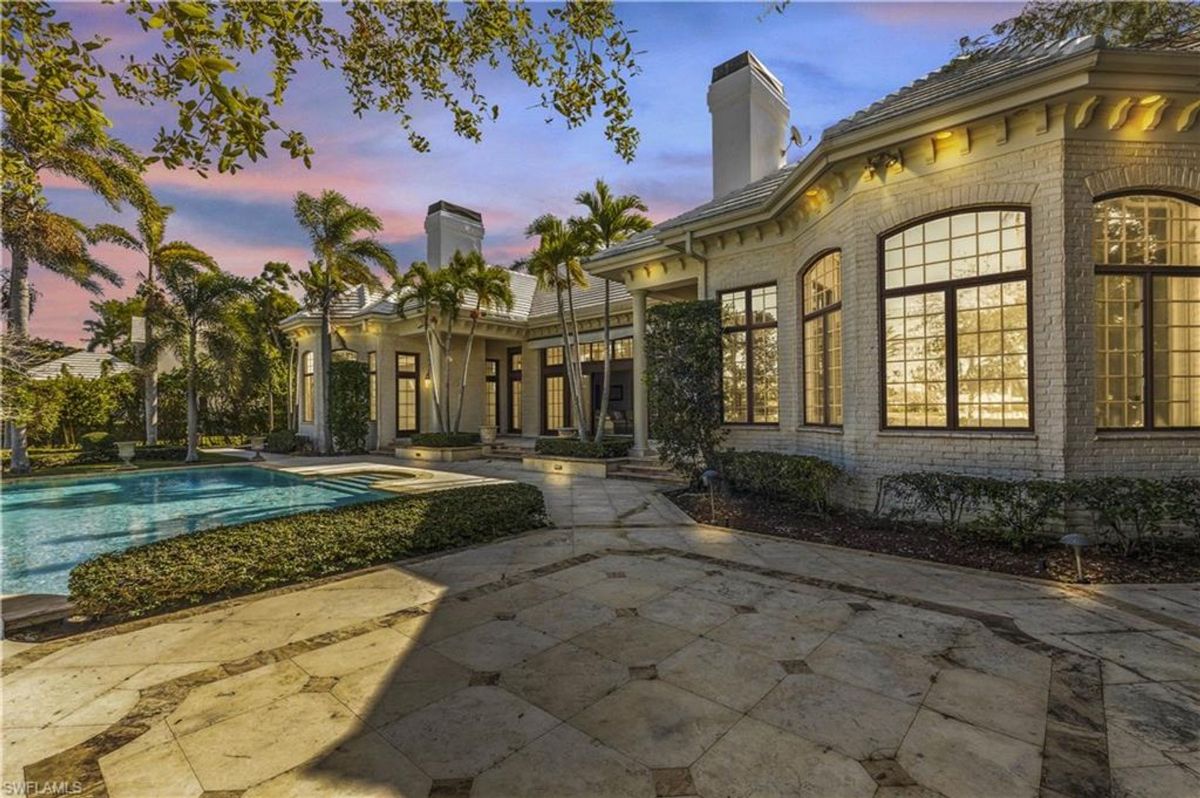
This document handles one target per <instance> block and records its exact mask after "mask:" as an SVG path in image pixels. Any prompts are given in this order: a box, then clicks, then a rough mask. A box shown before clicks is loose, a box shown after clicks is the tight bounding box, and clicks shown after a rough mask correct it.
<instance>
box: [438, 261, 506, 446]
mask: <svg viewBox="0 0 1200 798" xmlns="http://www.w3.org/2000/svg"><path fill="white" fill-rule="evenodd" d="M448 268H450V269H451V270H452V273H453V275H454V279H455V280H456V281H457V282H458V284H459V285H460V286H461V287H462V288H463V289H464V290H465V291H469V292H471V293H473V294H474V295H475V306H474V307H473V308H472V309H471V327H470V330H469V331H468V332H467V347H466V354H465V355H464V356H463V367H462V383H461V384H460V385H459V387H458V411H457V412H456V413H455V416H454V431H455V432H458V431H459V425H460V424H461V422H462V411H463V401H464V400H465V399H466V395H467V370H468V369H469V368H470V365H471V348H472V346H473V344H474V343H475V328H476V327H478V326H479V319H480V318H482V317H483V315H484V309H485V308H501V307H502V308H504V309H505V310H512V307H513V292H512V278H511V276H510V275H509V273H508V269H502V268H501V267H499V266H489V265H488V264H487V261H485V260H484V259H483V255H480V254H479V253H478V252H476V251H475V250H471V251H470V252H468V253H466V254H465V255H464V254H463V253H462V252H455V253H454V257H453V258H451V260H450V265H449V267H448Z"/></svg>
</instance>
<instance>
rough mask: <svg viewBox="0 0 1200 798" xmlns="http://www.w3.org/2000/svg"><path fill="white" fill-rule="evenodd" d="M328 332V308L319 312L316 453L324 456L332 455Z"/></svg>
mask: <svg viewBox="0 0 1200 798" xmlns="http://www.w3.org/2000/svg"><path fill="white" fill-rule="evenodd" d="M331 347H332V343H331V341H330V332H329V308H328V307H326V308H323V309H322V310H321V358H320V360H321V363H320V366H319V368H320V370H321V412H320V413H319V414H317V416H316V420H317V451H319V452H320V453H321V454H324V455H331V454H333V441H332V440H331V436H330V435H329V398H330V391H329V361H330V359H331V352H330V349H331Z"/></svg>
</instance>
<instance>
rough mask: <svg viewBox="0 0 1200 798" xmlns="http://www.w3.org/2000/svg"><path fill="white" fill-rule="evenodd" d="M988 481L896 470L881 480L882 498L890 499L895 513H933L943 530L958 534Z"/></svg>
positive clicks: (931, 472)
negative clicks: (901, 472)
mask: <svg viewBox="0 0 1200 798" xmlns="http://www.w3.org/2000/svg"><path fill="white" fill-rule="evenodd" d="M987 482H988V481H987V480H985V479H983V478H981V477H970V476H966V475H964V474H944V473H939V472H936V471H912V472H908V473H904V474H893V475H891V476H888V477H884V478H883V479H882V480H880V491H879V502H880V504H885V503H888V502H887V500H888V499H890V500H891V501H892V502H893V504H892V506H891V508H890V510H889V513H890V514H892V515H899V516H911V515H916V514H925V515H930V514H931V515H934V516H936V517H937V519H938V525H939V526H940V527H941V529H942V531H943V532H945V533H947V534H950V535H957V534H960V533H961V532H962V531H963V529H964V521H965V519H966V518H967V516H968V515H969V514H970V513H972V512H973V511H975V510H977V509H978V508H979V507H980V504H981V502H982V500H983V497H984V490H985V487H986V485H987ZM876 509H877V510H878V507H877V508H876Z"/></svg>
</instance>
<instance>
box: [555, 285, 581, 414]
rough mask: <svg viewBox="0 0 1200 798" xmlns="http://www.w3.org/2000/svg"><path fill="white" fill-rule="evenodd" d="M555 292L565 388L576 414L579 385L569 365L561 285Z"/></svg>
mask: <svg viewBox="0 0 1200 798" xmlns="http://www.w3.org/2000/svg"><path fill="white" fill-rule="evenodd" d="M555 292H556V293H557V294H558V326H559V328H560V329H561V330H562V337H563V366H564V367H565V370H566V372H567V390H568V391H569V392H570V394H571V406H572V408H573V412H574V414H575V415H576V416H578V415H579V402H578V401H577V397H578V395H579V386H578V385H576V383H575V369H573V368H572V367H571V333H570V328H569V327H568V326H567V316H566V312H565V310H564V307H565V305H564V303H563V295H562V286H561V285H556V286H555ZM576 428H578V418H576Z"/></svg>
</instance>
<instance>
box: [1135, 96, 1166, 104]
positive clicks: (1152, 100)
mask: <svg viewBox="0 0 1200 798" xmlns="http://www.w3.org/2000/svg"><path fill="white" fill-rule="evenodd" d="M1161 99H1162V95H1161V94H1151V95H1150V96H1148V97H1143V98H1142V99H1141V100H1140V101H1138V104H1139V105H1154V104H1155V103H1156V102H1158V101H1159V100H1161Z"/></svg>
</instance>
